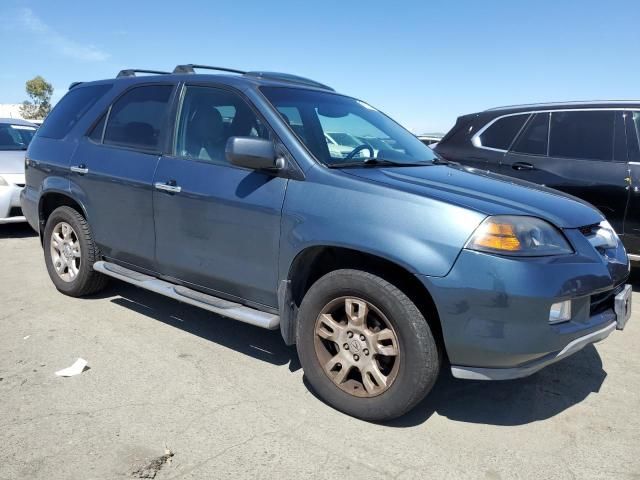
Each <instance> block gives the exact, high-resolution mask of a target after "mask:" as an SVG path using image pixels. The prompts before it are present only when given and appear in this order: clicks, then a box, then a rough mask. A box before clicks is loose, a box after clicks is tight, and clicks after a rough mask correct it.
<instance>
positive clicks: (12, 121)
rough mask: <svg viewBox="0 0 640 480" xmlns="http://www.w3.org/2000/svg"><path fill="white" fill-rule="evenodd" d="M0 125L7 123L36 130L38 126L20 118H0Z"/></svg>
mask: <svg viewBox="0 0 640 480" xmlns="http://www.w3.org/2000/svg"><path fill="white" fill-rule="evenodd" d="M0 123H9V124H11V125H24V126H27V127H34V128H38V125H36V124H35V123H32V122H29V121H28V120H23V119H21V118H0Z"/></svg>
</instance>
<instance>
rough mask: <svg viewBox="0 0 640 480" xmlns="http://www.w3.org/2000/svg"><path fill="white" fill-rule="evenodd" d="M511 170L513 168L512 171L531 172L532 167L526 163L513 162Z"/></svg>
mask: <svg viewBox="0 0 640 480" xmlns="http://www.w3.org/2000/svg"><path fill="white" fill-rule="evenodd" d="M511 168H513V169H514V170H533V169H534V166H533V165H531V164H530V163H526V162H515V163H514V164H513V165H511Z"/></svg>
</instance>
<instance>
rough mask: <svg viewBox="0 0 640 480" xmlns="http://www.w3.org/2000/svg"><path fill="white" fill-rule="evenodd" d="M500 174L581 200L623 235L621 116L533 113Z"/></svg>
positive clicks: (624, 154)
mask: <svg viewBox="0 0 640 480" xmlns="http://www.w3.org/2000/svg"><path fill="white" fill-rule="evenodd" d="M501 173H503V174H505V175H510V176H512V177H517V178H521V179H523V180H528V181H530V182H534V183H538V184H541V185H545V186H547V187H551V188H555V189H558V190H561V191H563V192H566V193H569V194H571V195H574V196H576V197H578V198H581V199H583V200H586V201H587V202H589V203H591V204H592V205H594V206H595V207H596V208H598V209H599V210H600V211H601V212H602V213H603V214H604V216H605V217H606V218H607V220H608V221H609V222H610V223H611V225H612V226H613V228H614V229H615V230H616V232H618V233H620V234H622V232H623V224H624V215H625V209H626V207H627V199H628V195H629V191H628V189H627V185H628V181H627V177H628V166H627V150H626V145H625V127H624V112H623V111H616V110H586V111H581V110H575V111H556V112H540V113H537V114H535V115H534V116H533V117H532V118H531V119H530V120H529V122H528V123H527V125H525V128H524V129H523V131H522V133H521V134H520V135H519V137H518V139H516V141H515V142H514V144H513V146H512V148H511V150H510V151H509V152H508V153H507V155H506V156H505V159H504V161H503V165H502V168H501Z"/></svg>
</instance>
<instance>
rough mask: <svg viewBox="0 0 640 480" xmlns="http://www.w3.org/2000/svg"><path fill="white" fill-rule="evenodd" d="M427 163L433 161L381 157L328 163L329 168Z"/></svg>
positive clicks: (429, 163)
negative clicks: (396, 160) (401, 160)
mask: <svg viewBox="0 0 640 480" xmlns="http://www.w3.org/2000/svg"><path fill="white" fill-rule="evenodd" d="M425 165H431V162H411V163H407V162H394V161H392V160H385V159H381V158H373V157H369V158H365V159H363V160H359V161H357V162H344V163H331V164H329V165H327V166H328V167H329V168H353V167H379V166H393V167H424V166H425Z"/></svg>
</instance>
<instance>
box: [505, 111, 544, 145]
mask: <svg viewBox="0 0 640 480" xmlns="http://www.w3.org/2000/svg"><path fill="white" fill-rule="evenodd" d="M548 139H549V114H548V113H537V114H536V115H534V117H533V118H532V119H531V120H530V121H529V123H528V124H527V126H526V127H525V129H524V131H523V132H522V135H520V137H519V138H518V140H517V141H516V144H515V145H514V147H513V151H514V152H518V153H526V154H529V155H546V154H547V141H548Z"/></svg>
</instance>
